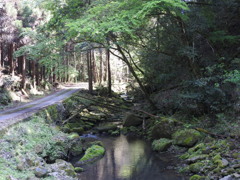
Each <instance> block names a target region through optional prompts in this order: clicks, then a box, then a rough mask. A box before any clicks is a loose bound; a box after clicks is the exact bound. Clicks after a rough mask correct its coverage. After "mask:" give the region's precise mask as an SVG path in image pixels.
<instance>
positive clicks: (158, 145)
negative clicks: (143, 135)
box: [152, 138, 172, 152]
mask: <svg viewBox="0 0 240 180" xmlns="http://www.w3.org/2000/svg"><path fill="white" fill-rule="evenodd" d="M171 145H172V140H170V139H166V138H161V139H159V140H154V141H153V143H152V148H153V150H154V151H160V152H161V151H166V150H167V149H168V148H169V147H170V146H171Z"/></svg>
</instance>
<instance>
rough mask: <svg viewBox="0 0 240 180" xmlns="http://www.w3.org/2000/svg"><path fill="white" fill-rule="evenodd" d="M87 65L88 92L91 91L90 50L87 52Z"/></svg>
mask: <svg viewBox="0 0 240 180" xmlns="http://www.w3.org/2000/svg"><path fill="white" fill-rule="evenodd" d="M87 66H88V90H89V93H90V94H92V93H93V81H92V58H91V50H89V51H88V52H87Z"/></svg>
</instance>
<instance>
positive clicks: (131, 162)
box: [79, 135, 188, 180]
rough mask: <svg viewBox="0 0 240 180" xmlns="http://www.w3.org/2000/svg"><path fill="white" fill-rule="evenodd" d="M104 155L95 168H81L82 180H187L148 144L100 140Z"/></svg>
mask: <svg viewBox="0 0 240 180" xmlns="http://www.w3.org/2000/svg"><path fill="white" fill-rule="evenodd" d="M100 140H101V141H102V142H103V144H104V146H105V148H106V153H105V155H104V157H103V158H102V159H100V160H99V161H97V162H95V163H94V164H91V165H87V166H83V168H84V169H85V171H84V172H82V173H81V174H79V179H81V180H186V179H188V178H186V177H183V176H180V175H179V174H177V173H176V172H174V170H168V169H169V167H170V166H173V165H174V164H175V163H176V162H175V161H176V158H174V157H173V156H172V155H171V154H168V153H158V154H157V153H154V152H153V151H152V150H151V147H150V144H148V143H146V142H145V141H143V140H141V139H139V138H136V137H129V136H124V135H121V136H119V137H100Z"/></svg>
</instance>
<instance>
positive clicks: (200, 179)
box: [189, 174, 206, 180]
mask: <svg viewBox="0 0 240 180" xmlns="http://www.w3.org/2000/svg"><path fill="white" fill-rule="evenodd" d="M204 179H206V177H204V176H199V175H197V174H195V175H193V176H191V177H190V179H189V180H204Z"/></svg>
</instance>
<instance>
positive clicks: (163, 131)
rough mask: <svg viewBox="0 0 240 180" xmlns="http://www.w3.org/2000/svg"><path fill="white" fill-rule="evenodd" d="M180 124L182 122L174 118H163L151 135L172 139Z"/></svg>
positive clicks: (157, 137) (155, 137) (156, 137)
mask: <svg viewBox="0 0 240 180" xmlns="http://www.w3.org/2000/svg"><path fill="white" fill-rule="evenodd" d="M179 126H180V123H179V122H178V121H177V120H175V119H173V118H165V117H164V118H161V121H160V122H158V123H157V124H156V125H154V127H153V128H152V131H151V137H152V138H153V139H160V138H168V139H170V138H171V137H172V134H173V133H174V132H175V131H176V130H177V129H178V127H179Z"/></svg>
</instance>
